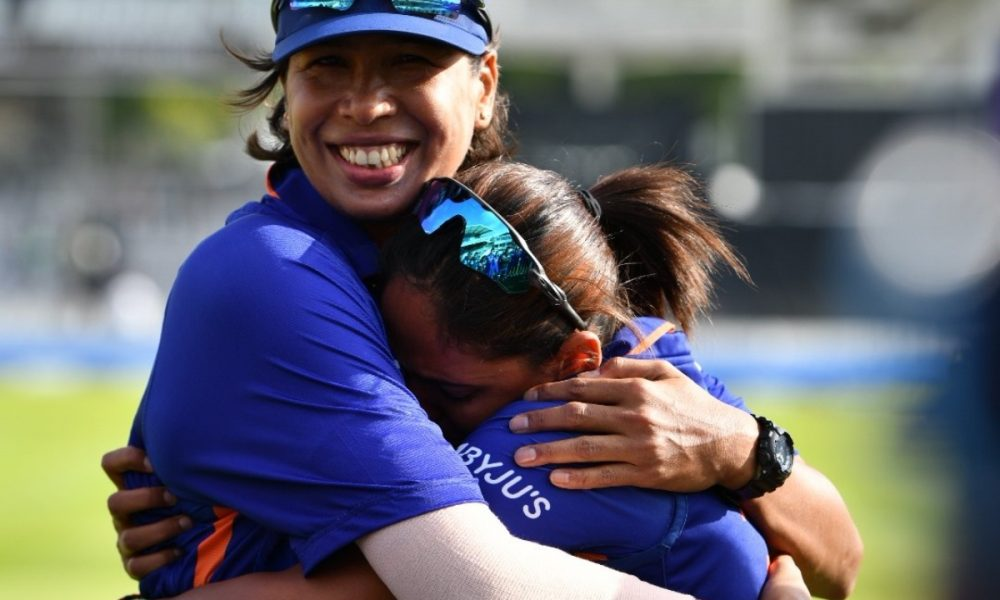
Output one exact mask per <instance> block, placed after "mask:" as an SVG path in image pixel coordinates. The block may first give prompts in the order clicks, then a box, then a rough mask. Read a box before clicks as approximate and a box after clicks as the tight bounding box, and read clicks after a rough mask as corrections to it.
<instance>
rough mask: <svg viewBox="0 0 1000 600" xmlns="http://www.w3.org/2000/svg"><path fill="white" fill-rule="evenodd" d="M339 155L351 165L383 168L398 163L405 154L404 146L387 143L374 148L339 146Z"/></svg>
mask: <svg viewBox="0 0 1000 600" xmlns="http://www.w3.org/2000/svg"><path fill="white" fill-rule="evenodd" d="M340 156H341V157H342V158H343V159H344V160H345V161H347V162H349V163H351V164H352V165H357V166H359V167H371V168H373V169H384V168H386V167H392V166H395V165H398V164H399V162H400V161H401V160H403V157H404V156H406V146H404V145H402V144H387V145H385V146H378V147H374V148H359V147H349V146H340Z"/></svg>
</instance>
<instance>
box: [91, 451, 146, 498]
mask: <svg viewBox="0 0 1000 600" xmlns="http://www.w3.org/2000/svg"><path fill="white" fill-rule="evenodd" d="M101 468H102V469H104V472H105V473H106V474H107V476H108V479H110V480H111V481H112V482H113V483H114V484H115V487H117V488H118V489H124V487H125V480H124V475H125V473H126V472H128V471H138V472H140V473H152V472H153V466H152V465H151V464H150V463H149V459H148V458H146V453H145V452H143V451H142V450H140V449H139V448H133V447H132V446H125V447H124V448H117V449H115V450H112V451H111V452H108V453H107V454H105V455H104V456H102V457H101Z"/></svg>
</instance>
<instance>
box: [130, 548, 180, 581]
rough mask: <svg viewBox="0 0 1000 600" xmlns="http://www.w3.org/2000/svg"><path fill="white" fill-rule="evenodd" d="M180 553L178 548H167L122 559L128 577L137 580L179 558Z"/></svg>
mask: <svg viewBox="0 0 1000 600" xmlns="http://www.w3.org/2000/svg"><path fill="white" fill-rule="evenodd" d="M180 555H181V553H180V550H178V549H177V548H167V549H165V550H160V551H158V552H153V553H152V554H143V555H142V556H133V557H131V558H128V559H126V560H125V561H123V562H124V565H125V572H126V573H128V575H129V577H131V578H132V579H135V580H139V579H142V578H143V577H145V576H146V575H149V574H150V573H152V572H153V571H155V570H156V569H159V568H160V567H162V566H164V565H168V564H170V563H172V562H174V561H175V560H177V559H178V558H180Z"/></svg>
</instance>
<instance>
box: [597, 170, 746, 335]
mask: <svg viewBox="0 0 1000 600" xmlns="http://www.w3.org/2000/svg"><path fill="white" fill-rule="evenodd" d="M590 193H591V194H592V195H593V197H594V198H595V199H596V200H597V201H598V203H599V204H600V207H601V213H602V216H601V218H600V220H599V222H600V225H601V228H602V229H603V230H604V232H605V236H606V238H607V240H608V243H609V244H610V246H611V248H612V250H613V252H614V254H615V257H616V258H617V262H618V271H619V280H620V281H621V285H622V287H623V289H624V292H625V295H626V298H627V304H628V307H629V310H630V311H631V312H632V313H633V314H636V315H660V316H665V315H666V314H667V312H668V311H669V312H670V313H672V314H673V318H674V319H675V320H676V321H677V322H678V324H679V325H680V326H681V327H682V328H684V329H690V328H691V327H692V326H693V324H694V321H695V319H696V318H697V316H698V315H699V314H701V313H704V312H706V311H707V310H708V309H709V308H710V307H711V301H712V293H713V289H714V284H713V276H714V275H715V273H716V271H717V266H718V265H719V263H722V264H724V265H726V266H728V267H729V268H730V269H732V270H733V272H734V273H736V275H737V276H739V277H740V278H741V279H743V280H744V281H749V280H750V277H749V275H748V273H747V271H746V268H745V267H744V266H743V263H742V261H741V260H740V258H739V257H738V256H737V255H736V253H735V252H734V251H733V249H732V247H730V245H729V244H728V243H727V242H726V240H725V239H724V238H723V237H722V234H721V232H720V231H719V227H718V224H717V221H716V219H715V218H714V216H713V215H712V213H711V211H710V208H709V206H708V203H707V202H706V201H705V198H704V196H703V194H702V189H701V186H700V185H699V184H698V182H697V180H696V179H695V178H694V176H692V175H691V174H690V173H688V172H687V171H685V170H683V169H680V168H677V167H672V166H669V165H662V164H661V165H648V166H637V167H632V168H628V169H624V170H622V171H618V172H616V173H612V174H611V175H607V176H605V177H602V178H601V179H600V180H598V182H597V183H596V184H595V185H594V187H593V188H591V190H590Z"/></svg>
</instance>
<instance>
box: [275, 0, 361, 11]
mask: <svg viewBox="0 0 1000 600" xmlns="http://www.w3.org/2000/svg"><path fill="white" fill-rule="evenodd" d="M353 4H354V0H290V1H289V3H288V6H289V7H290V8H291V9H292V10H301V9H304V8H332V9H334V10H347V9H348V8H351V6H352V5H353Z"/></svg>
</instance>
